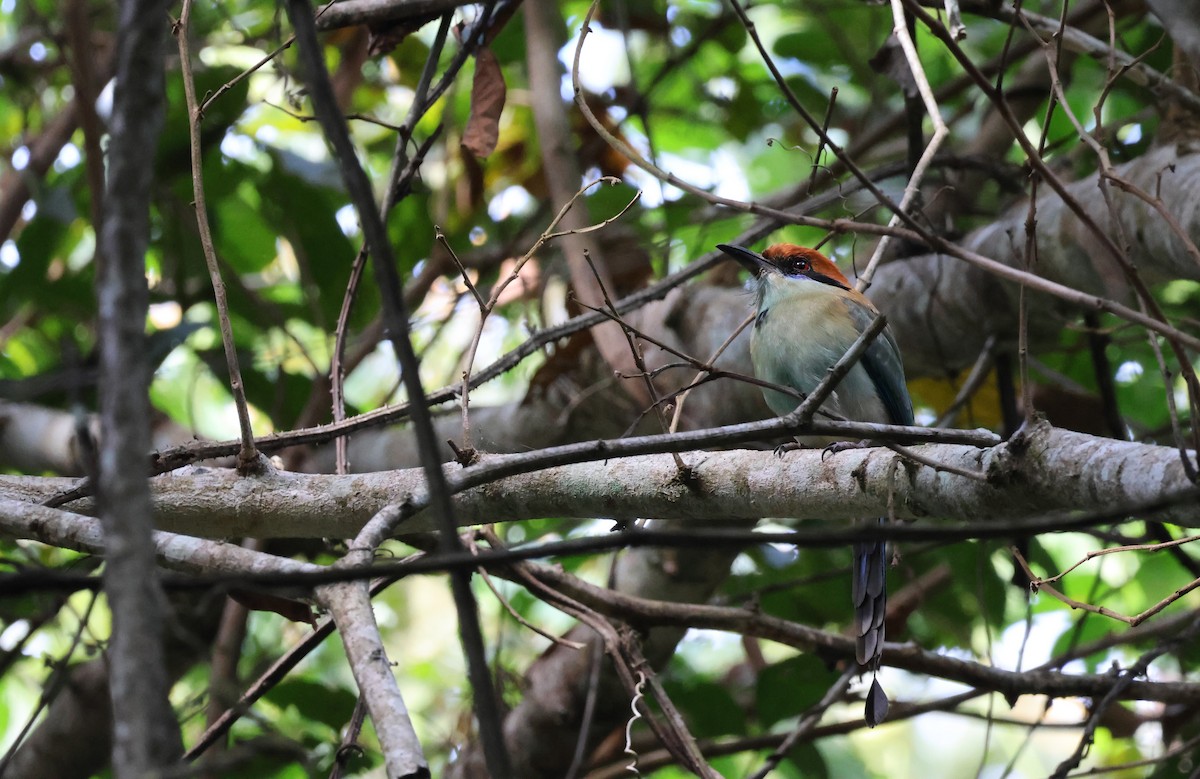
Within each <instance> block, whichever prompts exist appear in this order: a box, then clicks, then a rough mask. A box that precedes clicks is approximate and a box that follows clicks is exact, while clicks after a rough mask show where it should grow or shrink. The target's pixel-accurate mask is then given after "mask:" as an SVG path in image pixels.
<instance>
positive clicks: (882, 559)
mask: <svg viewBox="0 0 1200 779" xmlns="http://www.w3.org/2000/svg"><path fill="white" fill-rule="evenodd" d="M717 248H719V249H720V250H721V251H723V252H725V253H726V254H728V255H729V256H730V257H733V258H734V259H735V260H737V261H738V262H739V263H741V264H742V265H743V266H744V267H745V268H746V269H747V270H749V271H750V272H751V273H752V274H753V275H754V282H755V283H754V286H755V287H756V290H757V302H758V315H757V316H756V317H755V320H754V331H753V333H752V335H751V337H750V359H751V361H752V362H753V363H754V372H755V374H757V376H758V378H760V379H763V380H764V381H769V382H771V383H772V384H778V385H780V386H783V387H791V388H792V389H795V390H798V391H799V392H801V393H804V394H805V395H807V394H808V393H810V392H812V391H813V389H814V388H815V387H816V386H817V384H818V383H820V381H821V379H823V378H824V377H825V375H826V373H828V371H829V368H830V367H832V366H833V364H834V363H835V362H837V361H838V360H839V359H840V358H841V357H842V355H843V354H845V353H846V350H848V349H849V348H850V347H851V346H852V345H853V344H854V342H855V341H856V340H857V339H858V337H859V335H860V334H861V333H862V332H863V331H864V330H866V329H867V328H868V327H869V326H870V325H871V322H872V320H873V319H875V317H877V316H879V311H878V310H877V309H876V308H875V306H874V305H872V304H871V301H869V300H867V298H866V296H865V295H863V294H862V293H861V292H858V291H857V290H855V289H854V288H853V287H851V285H850V282H849V281H848V280H847V279H846V277H845V276H844V275H842V272H841V271H840V270H838V268H837V266H836V265H834V264H833V261H831V260H830V259H829V258H828V257H826V256H825V255H823V254H821V253H820V252H818V251H816V250H814V249H808V248H805V247H803V246H796V245H795V244H790V243H780V244H775V245H774V246H771V247H769V248H768V249H767V250H766V251H764V252H763V253H762V254H758V253H756V252H752V251H750V250H749V249H746V248H744V247H741V246H729V245H726V244H720V245H718V247H717ZM763 395H764V396H765V398H766V401H767V405H768V406H770V407H771V410H772V411H774V412H775V413H776V414H778V415H780V416H783V415H784V414H788V413H790V412H792V411H793V410H795V408H796V406H798V405H799V401H798V400H797V399H796V398H795V397H794V396H792V395H789V394H786V393H783V392H780V391H778V390H772V389H764V390H763ZM820 410H821V411H824V412H828V413H830V414H834V415H837V416H840V417H844V418H845V419H848V420H851V421H856V422H884V423H890V424H894V425H911V424H912V423H913V412H912V401H911V400H910V399H909V397H908V388H907V387H906V386H905V382H904V365H903V363H902V362H901V360H900V350H899V349H898V348H897V347H896V342H895V340H894V339H893V338H892V335H891V333H890V332H889V331H888V330H887V329H884V331H883V332H882V333H881V334H880V335H879V337H878V338H876V339H875V341H874V342H872V343H871V345H870V346H869V347H867V350H866V352H865V353H864V354H863V356H862V358H861V359H860V360H859V361H858V363H857V364H855V365H854V367H853V368H851V369H850V372H849V373H848V374H846V376H845V377H844V378H843V379H842V380H841V382H840V383H839V384H838V385H837V387H836V388H835V389H834V391H833V393H832V394H831V395H830V396H829V398H828V399H826V400H825V402H824V403H822V404H821V409H820ZM798 440H799V441H800V443H802V444H808V445H815V446H824V445H827V444H829V443H832V442H831V441H830V440H829V439H827V438H823V437H821V436H800V437H798ZM881 521H882V520H881ZM886 574H887V560H886V544H885V543H884V542H882V541H868V542H862V543H857V544H855V545H854V562H853V571H852V576H853V581H852V587H851V589H852V594H853V599H854V627H855V630H854V635H855V643H856V650H857V651H856V654H857V659H858V663H859V665H860V666H863V667H864V668H869V669H870V670H872V671H878V670H879V659H880V656H881V654H882V653H883V620H884V612H885V608H886V605H887V591H886V588H885V583H886V582H885V577H886ZM886 713H887V698H886V696H884V695H883V691H882V689H879V688H878V683H875V684H873V685H872V690H871V693H870V694H869V695H868V698H867V716H866V719H867V722H868V724H870V725H872V726H874V725H875V724H877V723H878V722H880V721H882V719H883V718H884V716H886Z"/></svg>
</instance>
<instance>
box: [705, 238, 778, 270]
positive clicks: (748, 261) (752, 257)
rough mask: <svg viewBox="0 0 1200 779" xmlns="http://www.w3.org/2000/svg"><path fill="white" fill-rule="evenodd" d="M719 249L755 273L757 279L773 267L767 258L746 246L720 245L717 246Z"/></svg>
mask: <svg viewBox="0 0 1200 779" xmlns="http://www.w3.org/2000/svg"><path fill="white" fill-rule="evenodd" d="M717 248H718V249H720V250H721V251H723V252H725V253H726V254H728V255H729V256H730V257H732V258H733V259H735V260H737V261H738V262H739V263H740V264H741V266H742V267H743V268H745V269H746V270H748V271H750V272H751V273H753V274H754V276H755V277H756V278H757V277H758V276H761V275H762V273H763V271H764V270H766V269H767V268H770V267H772V266H771V263H770V262H769V261H768V260H767V258H765V257H763V256H762V255H761V254H759V253H758V252H752V251H750V250H749V249H747V248H746V247H744V246H734V245H731V244H727V243H719V244H717Z"/></svg>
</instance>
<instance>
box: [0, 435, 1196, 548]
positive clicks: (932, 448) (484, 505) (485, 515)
mask: <svg viewBox="0 0 1200 779" xmlns="http://www.w3.org/2000/svg"><path fill="white" fill-rule="evenodd" d="M916 449H917V451H919V452H920V453H921V454H922V455H924V456H925V457H927V458H928V459H930V460H932V461H935V462H938V463H944V464H946V465H947V466H953V467H955V468H959V469H965V470H970V471H975V472H978V473H981V474H983V475H984V476H985V477H986V478H985V480H977V479H969V478H965V477H963V476H958V475H955V474H953V473H947V472H941V471H935V470H934V469H933V468H930V467H928V466H925V465H918V464H915V463H912V462H907V461H905V460H904V459H903V458H902V457H900V456H899V455H897V454H895V453H893V452H891V451H889V450H886V449H875V448H873V449H854V450H849V451H843V452H839V453H837V454H825V453H823V452H821V451H797V452H790V453H788V454H786V455H784V456H783V457H777V456H775V455H774V454H773V453H771V452H764V451H721V452H690V453H687V454H686V455H685V456H684V461H685V463H686V464H687V465H688V467H689V469H690V472H689V473H688V474H686V475H681V474H680V473H679V471H678V469H677V468H676V465H675V462H674V460H673V459H672V458H671V457H669V456H665V455H643V456H635V457H625V458H619V456H618V455H617V453H615V452H611V453H610V455H611V459H608V460H606V461H600V462H583V463H576V464H568V465H559V466H556V467H549V468H545V469H543V470H538V471H535V472H531V473H520V474H519V475H506V474H507V473H513V472H514V471H519V470H520V466H521V465H522V463H523V458H524V457H525V455H486V456H484V457H483V458H482V459H481V461H480V462H479V463H477V464H475V465H472V466H470V467H468V468H460V467H458V466H455V465H447V466H446V474H447V478H448V480H449V481H450V484H451V485H452V488H454V487H455V485H457V487H458V489H457V491H458V494H457V496H456V497H455V503H456V507H455V514H456V516H457V517H458V519H459V522H460V523H461V524H463V525H470V524H479V523H485V522H502V521H513V520H522V519H531V518H538V517H564V518H566V517H580V518H592V517H611V518H630V517H658V518H663V519H687V520H694V521H711V520H729V519H754V518H758V517H799V518H804V517H815V518H822V519H831V520H837V519H853V518H859V517H864V516H876V515H881V514H886V513H888V512H889V510H892V511H894V513H895V515H896V516H897V517H903V518H919V517H935V518H957V519H970V520H976V521H980V520H988V519H1006V518H1013V517H1022V516H1030V515H1036V514H1044V513H1047V512H1051V511H1057V510H1078V511H1081V512H1097V511H1107V510H1111V509H1113V508H1114V507H1119V506H1136V505H1143V504H1152V503H1154V502H1155V501H1158V500H1161V498H1162V497H1163V496H1167V495H1172V494H1175V493H1178V492H1181V491H1183V490H1185V489H1187V488H1189V487H1190V486H1191V485H1190V483H1189V482H1188V481H1187V479H1186V477H1185V476H1184V473H1183V469H1182V466H1181V464H1180V461H1179V456H1178V453H1177V452H1176V451H1175V450H1173V449H1169V448H1166V447H1159V446H1150V445H1145V444H1136V443H1130V442H1124V441H1115V440H1112V439H1107V438H1098V437H1094V436H1089V435H1084V434H1081V433H1074V432H1070V431H1066V430H1055V429H1053V428H1050V427H1049V426H1045V425H1042V426H1038V427H1035V428H1034V429H1033V431H1032V432H1031V433H1030V434H1029V435H1024V436H1020V437H1019V438H1017V439H1014V441H1012V442H1010V443H1008V444H1004V445H1001V446H996V447H992V448H988V449H979V448H975V447H971V446H963V445H954V444H937V445H926V446H921V447H917V448H916ZM543 451H552V450H543ZM530 454H536V453H530ZM594 456H601V455H594ZM489 475H490V476H495V477H497V478H496V479H495V480H494V481H490V482H487V483H483V482H484V481H486V479H487V478H488V477H489ZM500 476H503V478H499V477H500ZM71 483H73V482H72V481H71V480H69V479H59V478H35V477H20V476H5V477H0V496H5V497H10V498H15V499H18V500H24V501H27V502H39V501H41V500H44V499H45V498H47V497H50V496H51V495H53V494H55V493H57V492H58V491H59V490H61V489H63V488H64V487H66V486H69V485H70V484H71ZM151 484H152V487H153V494H154V500H155V507H156V516H157V521H158V527H159V528H160V529H163V530H170V531H173V532H177V533H185V534H188V535H196V536H203V537H207V538H231V537H240V536H247V537H256V538H269V537H333V538H346V537H353V536H354V535H356V534H357V532H358V531H359V530H360V529H361V528H362V525H363V524H364V523H365V522H366V521H367V520H368V519H369V518H370V517H371V516H372V515H373V514H375V512H377V511H378V510H379V509H380V508H381V507H383V506H385V505H387V504H390V503H404V502H406V501H407V500H408V499H409V498H410V496H421V495H423V494H424V478H423V477H422V475H421V472H420V470H419V469H410V470H403V471H386V472H379V473H368V474H355V475H347V476H334V475H308V474H295V473H272V474H268V475H265V476H246V477H243V476H238V475H237V474H236V473H234V472H233V471H226V470H222V469H206V468H190V469H185V470H182V471H179V472H176V473H173V474H169V475H164V476H160V477H157V478H156V479H154V480H152V482H151ZM467 484H479V485H480V486H475V487H471V488H469V489H462V487H463V486H464V485H467ZM417 502H418V503H419V502H420V501H417ZM71 508H72V510H74V511H76V512H80V513H91V512H92V511H93V506H92V504H91V503H90V501H87V500H83V501H78V502H76V503H74V504H72V506H71ZM1160 516H1162V518H1164V519H1166V520H1169V521H1176V522H1179V523H1181V524H1194V523H1195V516H1194V512H1191V511H1188V510H1187V507H1186V506H1184V507H1176V508H1173V509H1167V510H1165V512H1164V513H1162V514H1160ZM401 529H402V531H403V532H406V533H407V532H423V531H430V530H433V529H434V526H433V523H432V521H431V519H430V518H429V517H428V516H427V515H426V514H425V513H424V512H418V513H416V514H415V515H414V516H413V517H412V518H411V519H409V520H408V521H406V522H405V523H404V524H403V525H402V527H401Z"/></svg>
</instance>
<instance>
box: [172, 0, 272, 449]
mask: <svg viewBox="0 0 1200 779" xmlns="http://www.w3.org/2000/svg"><path fill="white" fill-rule="evenodd" d="M191 18H192V0H184V2H183V10H182V11H181V12H180V15H179V22H178V23H177V24H175V25H174V27H173V29H172V32H173V33H174V35H175V39H176V41H177V42H178V44H179V69H180V75H181V76H182V78H183V94H184V98H185V99H186V101H187V110H188V141H189V143H188V147H189V149H190V151H191V165H192V197H193V202H192V205H193V206H194V207H195V209H196V227H197V230H198V231H199V233H200V246H201V248H202V249H203V251H204V262H205V264H206V265H207V266H208V276H209V279H210V280H211V281H212V287H213V300H214V302H215V303H216V306H217V321H218V322H219V324H220V330H221V344H222V346H223V347H224V349H225V365H226V367H227V368H228V369H229V389H230V392H231V393H232V395H233V404H234V406H235V408H236V409H237V416H238V427H239V428H240V430H241V436H242V447H241V451H239V452H238V468H239V469H248V468H251V467H252V466H254V465H255V462H256V460H257V459H258V450H257V449H256V448H255V446H254V429H253V428H252V427H251V425H250V409H249V406H248V405H247V403H246V388H245V386H244V385H243V383H242V371H241V368H240V367H239V366H238V356H237V345H236V344H235V343H234V341H233V326H232V325H231V324H230V322H229V301H228V300H227V299H226V296H225V282H224V281H222V279H221V269H220V267H219V266H218V264H217V250H216V247H215V246H214V245H213V238H212V228H210V227H209V224H208V204H207V202H206V200H205V197H204V168H203V163H202V160H201V149H200V123H201V122H202V121H203V119H204V114H203V113H201V111H200V108H199V106H198V105H197V103H196V82H195V78H194V77H193V75H192V54H191V46H190V44H189V36H190V35H191V29H190V24H191Z"/></svg>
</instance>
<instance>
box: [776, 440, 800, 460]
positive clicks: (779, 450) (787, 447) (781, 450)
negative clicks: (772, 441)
mask: <svg viewBox="0 0 1200 779" xmlns="http://www.w3.org/2000/svg"><path fill="white" fill-rule="evenodd" d="M799 448H800V444H798V443H796V442H795V441H789V442H787V443H786V444H780V445H779V446H777V447H775V456H776V457H778V458H780V459H783V455H784V454H785V453H787V452H794V451H796V450H797V449H799Z"/></svg>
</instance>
